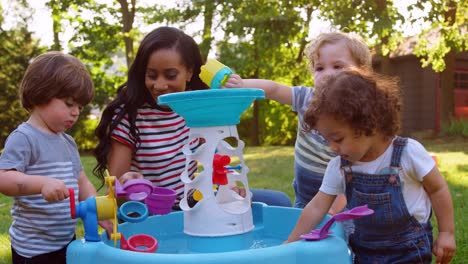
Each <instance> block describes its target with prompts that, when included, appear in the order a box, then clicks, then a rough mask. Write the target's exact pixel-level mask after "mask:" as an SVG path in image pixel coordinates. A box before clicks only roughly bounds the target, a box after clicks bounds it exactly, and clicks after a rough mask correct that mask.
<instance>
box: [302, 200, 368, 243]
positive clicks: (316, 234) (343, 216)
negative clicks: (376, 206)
mask: <svg viewBox="0 0 468 264" xmlns="http://www.w3.org/2000/svg"><path fill="white" fill-rule="evenodd" d="M373 213H374V210H372V209H369V208H368V207H367V204H365V205H361V206H357V207H354V208H353V209H351V210H348V211H344V212H341V213H339V214H336V215H334V216H332V217H331V218H330V219H328V220H327V222H325V224H323V225H322V227H321V228H319V229H314V230H312V232H310V233H308V234H304V235H301V238H302V239H305V240H322V239H324V238H326V237H327V236H328V234H329V233H330V231H329V230H330V227H331V226H332V225H333V223H334V222H335V221H337V222H343V221H347V220H351V219H356V218H361V217H363V216H367V215H371V214H373Z"/></svg>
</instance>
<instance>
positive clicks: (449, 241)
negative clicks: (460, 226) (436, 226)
mask: <svg viewBox="0 0 468 264" xmlns="http://www.w3.org/2000/svg"><path fill="white" fill-rule="evenodd" d="M455 248H456V246H455V237H454V235H453V233H450V232H439V236H438V237H437V239H436V240H435V241H434V248H433V249H432V252H433V253H434V255H435V256H436V263H437V264H438V263H442V264H445V263H449V262H450V260H452V258H453V255H455Z"/></svg>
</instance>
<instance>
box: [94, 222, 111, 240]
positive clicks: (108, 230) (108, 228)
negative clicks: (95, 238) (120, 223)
mask: <svg viewBox="0 0 468 264" xmlns="http://www.w3.org/2000/svg"><path fill="white" fill-rule="evenodd" d="M98 224H99V226H101V227H102V228H103V229H104V230H106V233H107V238H108V239H110V234H111V233H112V232H113V231H114V224H113V223H112V221H111V220H100V221H98Z"/></svg>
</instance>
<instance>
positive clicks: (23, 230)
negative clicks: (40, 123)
mask: <svg viewBox="0 0 468 264" xmlns="http://www.w3.org/2000/svg"><path fill="white" fill-rule="evenodd" d="M0 169H3V170H16V171H19V172H23V173H25V174H29V175H41V176H47V177H52V178H55V179H59V180H62V181H63V182H64V183H65V185H66V186H67V188H73V189H74V190H75V199H76V201H78V178H79V175H80V172H81V171H82V169H83V168H82V164H81V161H80V156H79V153H78V149H77V146H76V143H75V141H74V140H73V138H72V137H70V136H69V135H67V134H65V133H60V134H57V135H53V134H47V133H44V132H43V131H40V130H39V129H37V128H35V127H33V126H31V125H30V124H28V123H23V124H21V125H19V126H18V128H17V129H16V130H14V131H13V132H12V133H11V134H10V135H9V136H8V138H7V141H6V143H5V148H4V149H3V152H2V154H1V155H0ZM11 216H12V218H13V222H12V224H11V226H10V240H11V245H12V247H13V248H14V249H15V251H16V252H17V253H18V254H20V255H21V256H24V257H27V258H30V257H34V256H37V255H40V254H45V253H49V252H53V251H56V250H59V249H61V248H63V247H64V246H66V245H67V244H68V243H69V242H70V240H71V239H72V238H73V236H74V234H75V224H76V219H72V218H71V216H70V202H69V199H65V200H63V201H60V202H57V203H48V202H47V201H46V200H44V199H43V198H42V195H41V194H35V195H27V196H17V197H14V203H13V207H12V209H11Z"/></svg>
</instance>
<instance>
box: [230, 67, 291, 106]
mask: <svg viewBox="0 0 468 264" xmlns="http://www.w3.org/2000/svg"><path fill="white" fill-rule="evenodd" d="M224 87H226V88H243V87H244V88H259V89H262V90H263V91H265V96H266V98H268V99H271V100H275V101H277V102H279V103H282V104H288V105H292V91H291V87H289V86H286V85H283V84H280V83H277V82H274V81H270V80H262V79H242V78H241V77H240V76H239V75H237V74H231V76H229V79H228V80H227V82H226V83H225V84H224Z"/></svg>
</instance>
